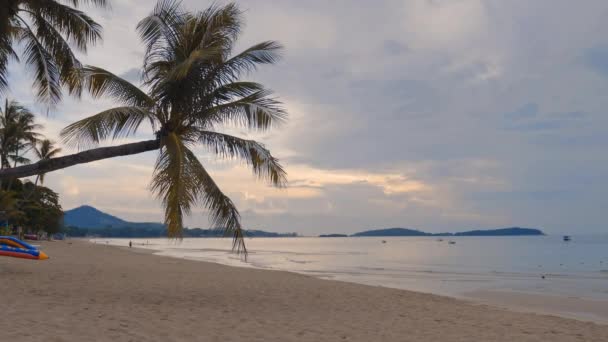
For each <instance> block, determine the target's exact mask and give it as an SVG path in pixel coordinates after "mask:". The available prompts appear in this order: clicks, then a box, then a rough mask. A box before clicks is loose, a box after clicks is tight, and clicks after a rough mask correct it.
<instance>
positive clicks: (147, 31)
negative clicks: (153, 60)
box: [137, 0, 184, 60]
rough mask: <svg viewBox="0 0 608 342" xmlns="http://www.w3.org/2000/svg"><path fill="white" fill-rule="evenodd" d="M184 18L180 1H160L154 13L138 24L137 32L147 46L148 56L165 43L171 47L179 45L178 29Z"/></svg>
mask: <svg viewBox="0 0 608 342" xmlns="http://www.w3.org/2000/svg"><path fill="white" fill-rule="evenodd" d="M183 17H184V13H183V12H182V10H181V2H180V1H175V0H160V1H159V2H158V3H157V4H156V7H154V10H153V11H152V13H151V14H150V15H148V16H147V17H145V18H144V19H142V20H141V21H140V22H139V23H138V24H137V31H138V32H139V35H140V37H141V39H142V41H143V42H144V45H145V46H146V56H148V57H149V56H150V55H153V54H154V49H155V48H160V47H162V46H163V44H165V43H166V44H168V45H170V46H175V45H176V44H177V41H178V40H179V34H178V32H177V30H176V28H177V27H179V24H180V23H181V22H182V21H183ZM147 59H149V58H146V60H147Z"/></svg>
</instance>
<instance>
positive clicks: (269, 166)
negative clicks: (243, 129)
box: [199, 131, 287, 187]
mask: <svg viewBox="0 0 608 342" xmlns="http://www.w3.org/2000/svg"><path fill="white" fill-rule="evenodd" d="M199 141H200V142H201V143H203V144H204V145H205V146H207V147H208V148H209V149H210V150H211V151H213V152H214V153H215V154H217V155H219V156H220V157H222V158H231V159H242V160H245V161H246V162H247V164H248V165H250V166H251V167H252V169H253V172H254V174H256V175H257V176H258V177H259V178H261V179H264V180H269V181H270V182H271V183H272V184H273V185H274V186H277V187H283V186H285V185H286V183H287V173H286V172H285V170H284V169H283V167H282V166H281V164H279V160H278V159H276V158H275V157H273V156H272V154H270V151H269V150H268V149H266V147H264V145H262V144H260V143H258V142H256V141H254V140H246V139H241V138H238V137H235V136H232V135H228V134H223V133H218V132H211V131H201V132H200V137H199Z"/></svg>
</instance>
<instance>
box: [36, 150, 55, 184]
mask: <svg viewBox="0 0 608 342" xmlns="http://www.w3.org/2000/svg"><path fill="white" fill-rule="evenodd" d="M59 153H61V148H59V147H56V146H55V143H54V142H52V141H51V140H49V139H44V140H42V141H40V142H39V144H38V146H36V147H34V154H35V155H36V157H37V158H38V160H49V159H51V158H53V157H55V156H57V155H58V154H59ZM44 175H45V174H44V173H41V174H38V175H36V181H35V182H34V185H38V180H40V184H41V185H42V184H44Z"/></svg>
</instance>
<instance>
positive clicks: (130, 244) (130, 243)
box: [129, 240, 133, 248]
mask: <svg viewBox="0 0 608 342" xmlns="http://www.w3.org/2000/svg"><path fill="white" fill-rule="evenodd" d="M131 246H133V243H132V242H131V240H129V248H131Z"/></svg>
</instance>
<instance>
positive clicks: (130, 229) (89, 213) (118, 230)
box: [64, 205, 297, 238]
mask: <svg viewBox="0 0 608 342" xmlns="http://www.w3.org/2000/svg"><path fill="white" fill-rule="evenodd" d="M64 225H65V227H66V228H65V232H66V233H67V234H68V235H69V236H72V237H84V236H99V237H123V238H138V237H142V238H146V237H151V238H152V237H163V236H167V230H166V229H165V225H164V224H162V223H157V222H129V221H125V220H123V219H121V218H118V217H116V216H112V215H110V214H106V213H104V212H103V211H100V210H98V209H96V208H93V207H91V206H88V205H83V206H80V207H78V208H74V209H71V210H67V211H66V212H64ZM245 235H246V236H248V237H293V236H296V235H297V234H295V233H273V232H266V231H262V230H246V231H245ZM222 236H224V233H223V231H222V230H219V229H201V228H191V229H190V228H184V231H183V237H222Z"/></svg>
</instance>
